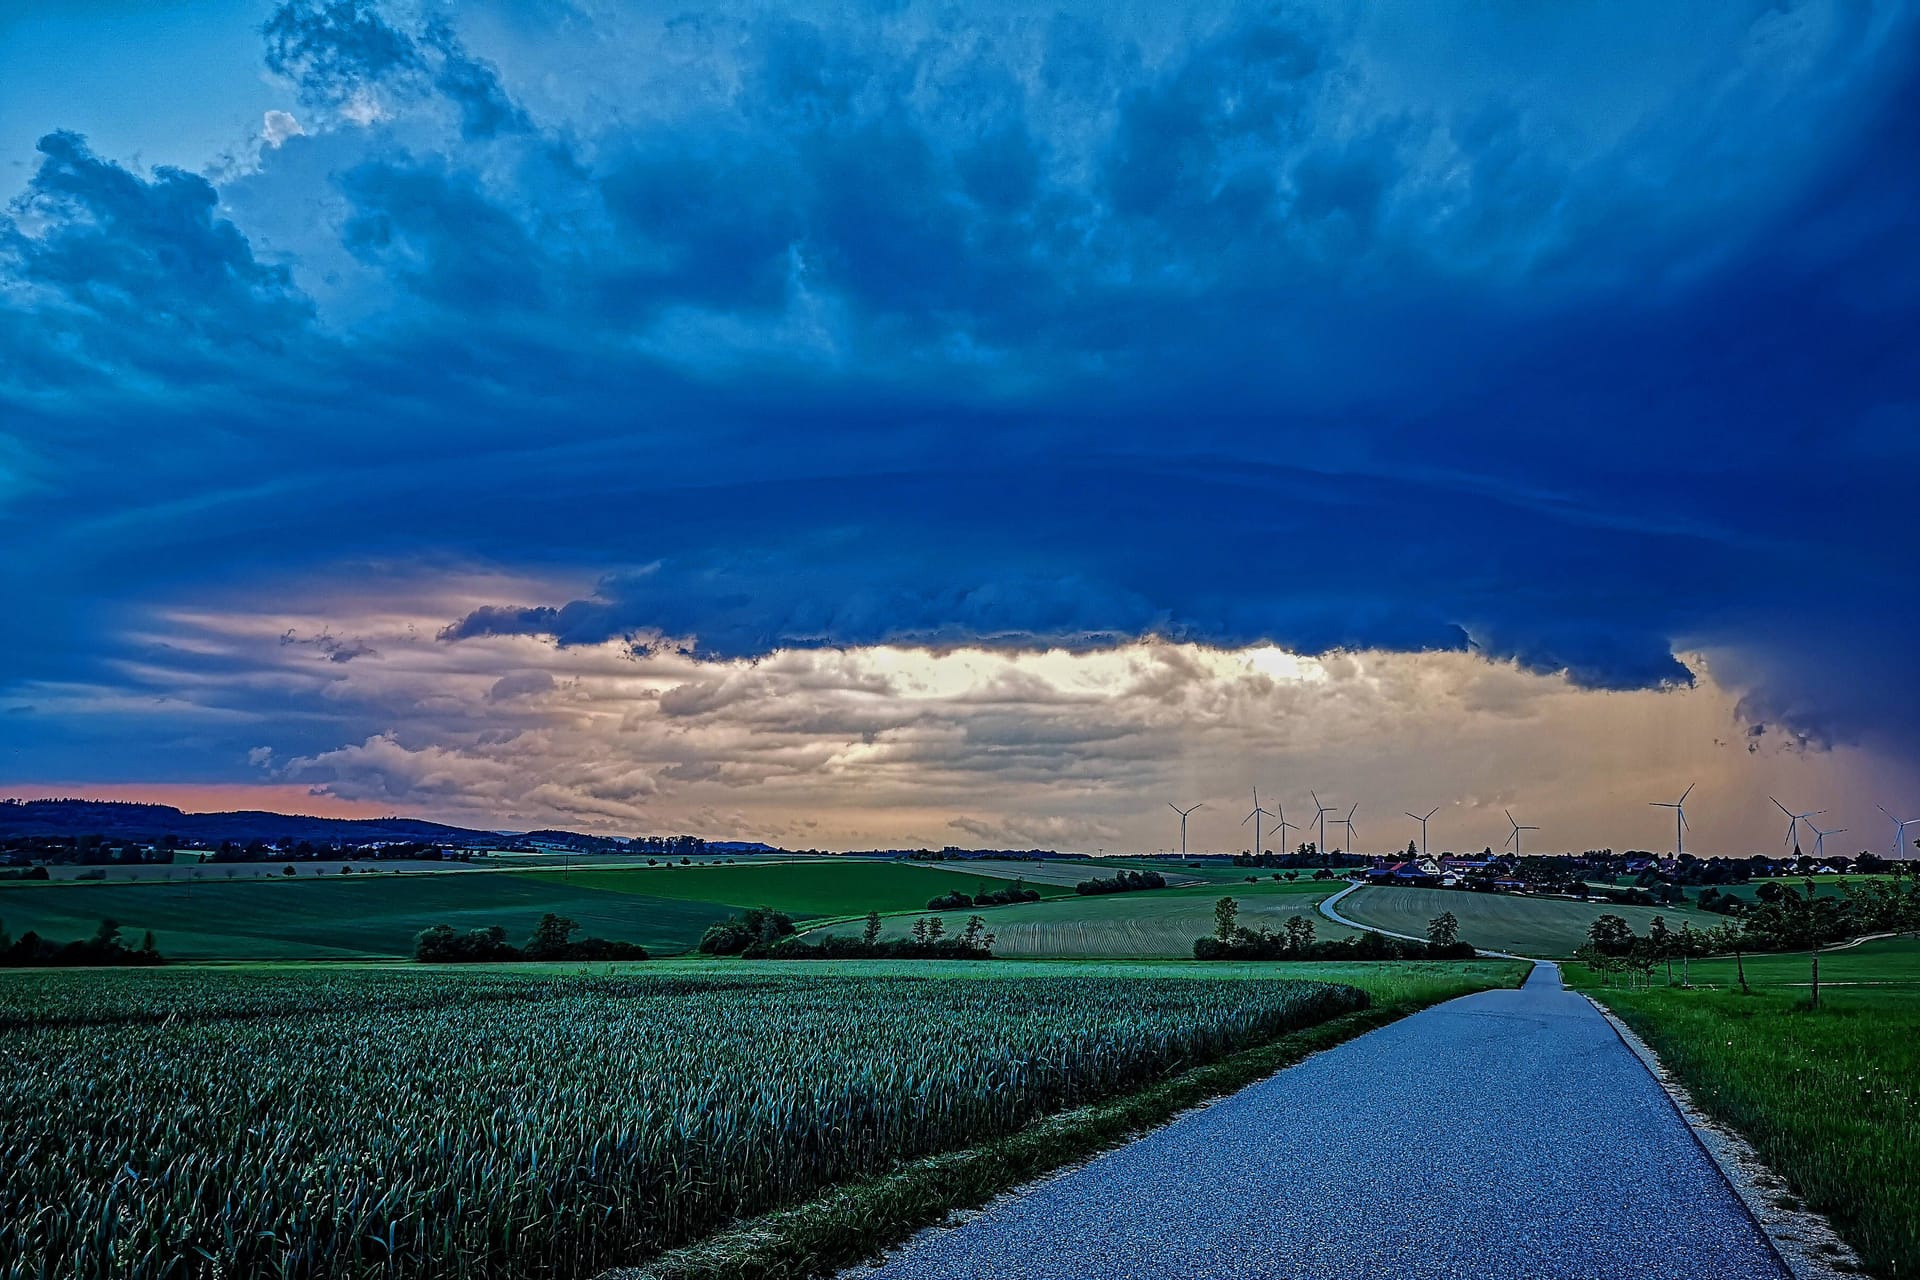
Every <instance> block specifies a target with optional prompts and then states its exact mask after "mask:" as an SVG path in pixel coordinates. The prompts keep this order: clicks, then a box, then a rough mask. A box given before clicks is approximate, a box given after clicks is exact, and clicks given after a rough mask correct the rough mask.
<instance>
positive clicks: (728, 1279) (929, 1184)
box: [602, 961, 1533, 1280]
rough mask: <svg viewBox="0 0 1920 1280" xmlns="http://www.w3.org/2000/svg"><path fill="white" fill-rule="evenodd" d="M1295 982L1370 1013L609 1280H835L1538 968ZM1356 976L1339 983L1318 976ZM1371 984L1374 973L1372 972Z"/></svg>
mask: <svg viewBox="0 0 1920 1280" xmlns="http://www.w3.org/2000/svg"><path fill="white" fill-rule="evenodd" d="M1282 967H1283V968H1284V969H1285V970H1286V976H1288V977H1294V976H1296V973H1295V971H1296V970H1298V973H1297V976H1298V977H1301V978H1308V979H1320V980H1334V981H1342V980H1344V981H1349V982H1351V983H1352V984H1353V985H1355V986H1359V987H1361V988H1362V989H1364V990H1367V991H1368V994H1369V995H1370V996H1372V997H1373V1001H1374V1003H1373V1005H1372V1007H1370V1008H1367V1009H1364V1010H1361V1011H1359V1012H1356V1013H1350V1014H1345V1015H1343V1016H1341V1017H1338V1018H1334V1019H1332V1020H1330V1021H1328V1022H1324V1023H1321V1024H1319V1025H1318V1026H1314V1027H1308V1028H1306V1029H1304V1030H1301V1031H1295V1032H1291V1033H1288V1034H1286V1035H1283V1036H1281V1037H1279V1038H1278V1039H1276V1040H1273V1041H1270V1042H1269V1043H1267V1044H1264V1045H1258V1046H1256V1047H1254V1048H1251V1049H1246V1050H1242V1051H1241V1052H1239V1053H1237V1054H1233V1055H1232V1056H1230V1057H1226V1058H1222V1059H1220V1060H1219V1061H1216V1062H1211V1063H1206V1064H1203V1065H1200V1066H1196V1067H1193V1068H1190V1069H1189V1070H1186V1071H1183V1072H1181V1073H1180V1074H1178V1075H1176V1076H1173V1077H1171V1078H1169V1079H1166V1080H1163V1081H1160V1082H1159V1083H1157V1084H1154V1085H1151V1086H1149V1087H1147V1088H1145V1089H1142V1090H1140V1091H1138V1092H1135V1093H1132V1094H1128V1095H1126V1096H1125V1097H1121V1098H1116V1099H1112V1100H1109V1101H1107V1102H1103V1103H1098V1104H1095V1105H1092V1106H1086V1107H1080V1108H1077V1109H1075V1110H1072V1111H1067V1112H1062V1113H1060V1114H1058V1115H1054V1116H1049V1117H1046V1118H1044V1119H1042V1120H1040V1121H1037V1122H1036V1123H1034V1124H1032V1125H1030V1126H1028V1127H1027V1128H1025V1129H1023V1130H1021V1131H1020V1132H1018V1133H1015V1134H1012V1135H1010V1136H1008V1137H1006V1138H1002V1139H999V1140H997V1141H993V1142H988V1143H983V1144H981V1145H979V1146H976V1147H970V1148H967V1149H965V1150H961V1151H952V1152H946V1153H943V1154H940V1155H936V1156H930V1157H926V1158H924V1159H919V1160H913V1161H909V1162H906V1163H904V1164H902V1165H901V1166H900V1167H899V1168H897V1169H894V1170H893V1171H891V1172H889V1173H886V1174H882V1175H880V1176H878V1177H874V1178H869V1179H865V1180H862V1181H859V1182H854V1183H849V1184H846V1185H843V1186H839V1187H835V1188H832V1189H830V1190H828V1191H826V1192H825V1193H823V1194H821V1195H819V1196H817V1197H815V1198H814V1199H812V1200H809V1201H807V1202H806V1203H804V1204H800V1205H797V1206H794V1207H792V1208H788V1209H782V1210H778V1211H776V1212H773V1213H769V1214H765V1215H762V1216H760V1217H757V1218H753V1219H750V1220H748V1221H744V1222H741V1223H739V1224H737V1225H736V1226H734V1227H733V1228H731V1229H729V1230H727V1231H724V1232H721V1233H720V1234H718V1235H714V1236H711V1237H709V1238H707V1239H706V1240H703V1241H700V1242H698V1243H696V1244H693V1245H690V1246H687V1247H685V1248H682V1249H677V1250H674V1251H673V1252H671V1253H668V1254H665V1255H663V1256H661V1257H659V1258H657V1259H655V1260H654V1261H652V1262H651V1263H648V1264H646V1265H645V1266H642V1267H636V1268H620V1269H617V1270H614V1271H611V1272H608V1273H607V1274H606V1275H605V1276H603V1277H602V1280H801V1278H802V1277H814V1276H830V1275H833V1274H834V1273H835V1272H837V1271H839V1270H841V1269H843V1268H845V1267H848V1266H852V1265H855V1264H857V1263H860V1262H862V1261H865V1260H867V1259H869V1258H871V1257H873V1256H874V1255H875V1254H877V1253H879V1252H880V1251H881V1250H883V1249H886V1248H888V1247H890V1246H892V1245H895V1244H898V1243H899V1242H901V1241H903V1240H905V1239H906V1238H907V1237H909V1236H911V1235H912V1234H913V1233H914V1232H916V1231H919V1230H921V1229H922V1228H925V1227H928V1226H932V1225H934V1224H936V1223H939V1222H942V1221H944V1220H945V1219H946V1218H947V1216H948V1215H949V1214H951V1213H953V1212H954V1211H955V1210H957V1209H965V1208H975V1207H978V1206H980V1205H983V1204H985V1203H987V1202H988V1201H989V1200H991V1199H993V1198H994V1197H995V1196H998V1195H1001V1194H1004V1193H1005V1192H1008V1191H1011V1190H1013V1189H1014V1188H1016V1187H1019V1186H1021V1185H1023V1184H1025V1183H1027V1182H1031V1181H1033V1180H1034V1179H1036V1178H1038V1177H1041V1176H1042V1175H1044V1174H1047V1173H1051V1172H1052V1171H1054V1170H1056V1169H1059V1168H1062V1167H1064V1166H1066V1165H1070V1164H1073V1163H1076V1162H1077V1161H1080V1160H1084V1159H1087V1158H1088V1157H1091V1156H1093V1155H1096V1154H1098V1153H1099V1152H1101V1151H1105V1150H1108V1149H1110V1148H1112V1147H1115V1146H1118V1145H1120V1144H1122V1143H1124V1142H1126V1141H1128V1140H1129V1139H1131V1138H1134V1137H1137V1136H1138V1135H1140V1134H1141V1133H1143V1132H1146V1131H1147V1130H1150V1129H1154V1128H1157V1127H1159V1126H1160V1125H1163V1124H1166V1123H1167V1122H1168V1121H1170V1120H1172V1119H1174V1118H1175V1117H1176V1116H1178V1115H1179V1114H1180V1113H1181V1112H1183V1111H1187V1110H1190V1109H1192V1108H1193V1107H1196V1106H1200V1105H1201V1104H1203V1103H1206V1102H1210V1101H1212V1100H1213V1099H1215V1098H1219V1097H1223V1096H1225V1095H1227V1094H1229V1093H1233V1092H1235V1091H1237V1090H1239V1089H1242V1088H1244V1087H1246V1086H1247V1085H1249V1084H1252V1083H1254V1082H1255V1081H1258V1080H1264V1079H1265V1078H1267V1077H1268V1076H1270V1075H1273V1074H1274V1073H1275V1072H1277V1071H1281V1070H1283V1069H1285V1068H1287V1067H1290V1066H1292V1065H1293V1064H1294V1063H1296V1062H1299V1061H1301V1060H1302V1059H1304V1058H1307V1057H1309V1056H1310V1055H1312V1054H1315V1053H1319V1052H1321V1051H1322V1050H1325V1049H1331V1048H1333V1047H1334V1046H1335V1045H1338V1044H1340V1043H1342V1042H1344V1041H1347V1040H1351V1039H1353V1038H1354V1037H1356V1036H1360V1035H1364V1034H1366V1033H1367V1032H1369V1031H1373V1030H1376V1029H1378V1028H1380V1027H1383V1026H1385V1025H1387V1024H1388V1023H1390V1022H1395V1021H1398V1020H1399V1019H1401V1018H1404V1017H1406V1016H1407V1015H1408V1014H1411V1013H1416V1012H1418V1011H1419V1010H1421V1009H1424V1008H1427V1007H1429V1006H1430V1005H1435V1004H1439V1003H1441V1002H1443V1001H1446V1000H1451V999H1454V998H1455V997H1457V996H1463V995H1470V994H1472V993H1473V992H1476V991H1484V990H1487V989H1489V988H1492V987H1502V986H1505V987H1517V986H1519V985H1520V984H1521V983H1522V982H1523V981H1525V979H1526V975H1527V973H1528V972H1529V971H1530V970H1531V969H1532V967H1533V966H1532V965H1530V964H1527V963H1525V962H1520V961H1503V962H1493V961H1474V962H1470V963H1469V964H1465V965H1441V964H1393V963H1381V964H1374V965H1363V964H1359V963H1355V964H1341V965H1327V966H1317V965H1298V966H1282ZM1322 968H1325V969H1340V970H1346V971H1349V972H1347V973H1345V974H1342V975H1341V976H1340V977H1334V976H1333V975H1331V974H1323V973H1318V972H1311V971H1312V970H1317V969H1322ZM1369 970H1370V971H1371V972H1368V971H1369Z"/></svg>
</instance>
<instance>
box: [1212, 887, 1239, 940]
mask: <svg viewBox="0 0 1920 1280" xmlns="http://www.w3.org/2000/svg"><path fill="white" fill-rule="evenodd" d="M1239 927H1240V904H1239V903H1237V902H1235V901H1234V900H1233V899H1232V898H1222V899H1220V901H1218V902H1216V903H1214V904H1213V936H1214V937H1216V938H1218V939H1220V941H1222V942H1232V941H1233V935H1234V931H1235V930H1236V929H1238V928H1239Z"/></svg>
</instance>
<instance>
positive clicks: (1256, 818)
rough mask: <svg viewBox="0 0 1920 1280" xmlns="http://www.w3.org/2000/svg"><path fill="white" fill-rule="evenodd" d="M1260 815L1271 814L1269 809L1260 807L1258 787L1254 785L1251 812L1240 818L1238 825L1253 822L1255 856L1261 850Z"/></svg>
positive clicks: (1267, 815) (1269, 815)
mask: <svg viewBox="0 0 1920 1280" xmlns="http://www.w3.org/2000/svg"><path fill="white" fill-rule="evenodd" d="M1262 815H1265V816H1266V817H1269V818H1271V817H1272V816H1273V814H1272V812H1271V811H1270V810H1267V809H1262V808H1261V807H1260V788H1258V787H1255V788H1254V789H1253V812H1252V813H1250V814H1248V815H1247V816H1246V817H1244V818H1242V819H1240V825H1241V826H1243V827H1244V826H1246V825H1247V824H1248V823H1249V822H1251V823H1252V824H1253V856H1254V857H1256V858H1257V857H1259V856H1260V852H1261V850H1260V818H1261V816H1262Z"/></svg>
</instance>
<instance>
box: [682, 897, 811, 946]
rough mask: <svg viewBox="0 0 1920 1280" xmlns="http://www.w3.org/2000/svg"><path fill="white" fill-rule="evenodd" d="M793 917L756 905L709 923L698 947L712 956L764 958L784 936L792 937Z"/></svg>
mask: <svg viewBox="0 0 1920 1280" xmlns="http://www.w3.org/2000/svg"><path fill="white" fill-rule="evenodd" d="M793 933H794V926H793V917H792V916H789V915H788V914H787V913H786V912H784V911H775V910H774V909H773V908H772V907H754V908H752V909H751V910H749V911H742V912H741V913H740V914H739V915H737V916H734V917H732V918H731V919H727V920H722V921H721V922H720V923H718V924H715V925H710V926H708V928H707V931H706V932H705V933H703V934H701V935H700V945H699V948H698V950H699V951H701V952H702V953H703V954H705V955H710V956H752V957H756V958H758V957H761V956H765V955H766V954H768V953H769V952H770V951H772V950H773V945H774V944H775V943H776V942H778V941H780V939H782V938H789V937H792V936H793Z"/></svg>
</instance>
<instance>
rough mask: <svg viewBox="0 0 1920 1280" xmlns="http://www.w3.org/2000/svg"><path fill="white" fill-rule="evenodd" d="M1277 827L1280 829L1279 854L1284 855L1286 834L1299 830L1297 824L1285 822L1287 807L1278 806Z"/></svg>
mask: <svg viewBox="0 0 1920 1280" xmlns="http://www.w3.org/2000/svg"><path fill="white" fill-rule="evenodd" d="M1279 827H1280V844H1281V846H1282V847H1281V849H1280V852H1282V853H1285V852H1286V851H1287V850H1286V848H1285V846H1286V843H1287V832H1289V831H1298V830H1299V829H1300V824H1299V823H1297V822H1288V821H1287V806H1285V805H1281V806H1280V822H1279Z"/></svg>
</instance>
